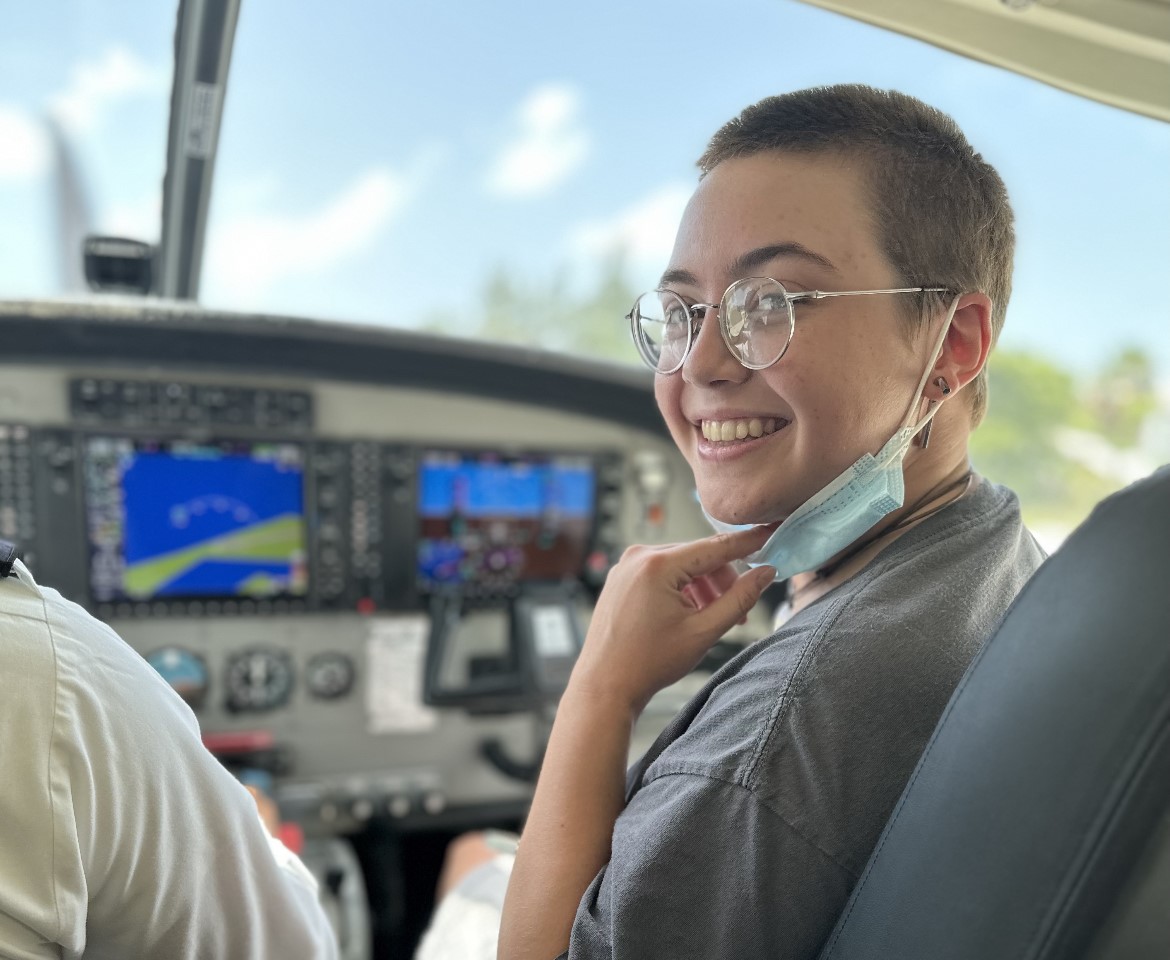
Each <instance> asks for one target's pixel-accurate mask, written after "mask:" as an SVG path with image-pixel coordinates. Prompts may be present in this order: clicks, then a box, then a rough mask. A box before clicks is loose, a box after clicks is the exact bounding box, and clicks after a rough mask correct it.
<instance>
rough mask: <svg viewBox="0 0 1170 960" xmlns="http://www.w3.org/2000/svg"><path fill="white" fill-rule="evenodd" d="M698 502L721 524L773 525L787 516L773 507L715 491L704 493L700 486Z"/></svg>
mask: <svg viewBox="0 0 1170 960" xmlns="http://www.w3.org/2000/svg"><path fill="white" fill-rule="evenodd" d="M699 500H700V501H701V502H702V504H703V509H704V510H706V511H707V513H708V514H709V515H710V516H712V517H714V518H715V519H716V520H718V521H720V522H721V523H731V524H736V525H740V526H748V525H755V524H761V523H775V522H777V521H780V520H783V519H784V517H785V516H787V513H786V512H783V511H780V510H777V509H776V507H775V506H774V505H766V504H759V503H752V502H750V501H744V500H742V499H738V498H734V497H730V496H726V495H720V494H719V493H718V492H716V491H711V492H709V493H704V491H703V488H702V486H700V487H699Z"/></svg>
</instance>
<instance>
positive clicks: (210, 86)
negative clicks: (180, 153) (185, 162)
mask: <svg viewBox="0 0 1170 960" xmlns="http://www.w3.org/2000/svg"><path fill="white" fill-rule="evenodd" d="M220 92H221V91H220V88H219V86H218V85H217V84H214V83H201V82H199V81H195V82H194V83H193V84H191V100H190V109H189V110H188V112H187V137H186V141H185V143H184V144H183V146H184V152H185V153H186V154H187V156H189V157H191V158H193V159H196V160H206V159H207V158H208V157H209V156H211V148H212V146H213V145H214V144H215V134H216V131H217V130H218V129H219V107H220V103H221V98H220Z"/></svg>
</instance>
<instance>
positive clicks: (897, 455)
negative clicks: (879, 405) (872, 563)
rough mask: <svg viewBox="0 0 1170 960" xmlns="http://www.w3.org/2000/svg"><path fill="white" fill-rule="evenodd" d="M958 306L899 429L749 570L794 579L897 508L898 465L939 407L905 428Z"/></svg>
mask: <svg viewBox="0 0 1170 960" xmlns="http://www.w3.org/2000/svg"><path fill="white" fill-rule="evenodd" d="M958 303H959V301H958V298H957V297H956V298H955V301H954V303H952V304H951V308H950V310H949V311H948V313H947V318H946V322H945V323H944V324H943V327H942V332H941V333H940V334H939V336H938V340H937V342H936V343H935V347H934V350H933V351H932V352H931V355H930V362H929V363H928V364H927V365H926V370H925V372H924V373H923V374H922V379H921V380H920V381H919V382H918V388H917V389H916V390H915V391H914V400H913V401H912V402H911V405H910V410H909V411H908V412H907V414H906V417H905V418H904V420H903V423H902V426H901V428H899V430H898V431H897V432H896V433H895V434H894V435H893V436H892V437H891V438H890V439H889V441H888V442H887V443H886V444H885V446H883V447H882V448H881V450H879V451H878V452H877V455H876V456H875V455H873V454H869V453H867V454H865V455H863V456H862V457H860V458H859V459H858V460H857V461H856V462H855V463H854V464H853V465H852V466H850V467H849V468H848V469H847V470H845V472H844V473H842V474H841V475H840V476H838V477H837V478H836V479H835V480H832V481H830V482H829V483H828V484H826V485H825V486H824V487H822V488H821V489H820V490H818V491H817V492H816V493H814V494H813V495H812V496H811V497H810V498H809V499H808V500H806V501H805V502H804V503H802V504H801V505H800V506H799V507H797V508H796V509H795V510H794V511H793V512H792V513H791V514H789V516H788V518H787V519H786V520H785V521H784V522H783V523H782V524H780V526H779V527H777V528H776V531H775V532H774V533H773V534H772V536H770V537H769V538H768V541H767V542H766V543H765V544H764V545H763V546H762V547H761V548H760V549H759V550H758V551H756V552H755V553H753V554H752V555H751V556H749V557H748V558H747V563H748V565H749V566H752V567H759V566H763V565H764V564H771V565H772V566H774V567H775V568H776V579H777V580H787V579H788V578H789V577H791V576H792V575H793V574H796V573H805V572H807V571H809V570H815V569H816V568H817V567H819V566H821V565H823V564H824V563H825V561H826V560H828V559H829V558H830V557H834V556H836V555H837V554H838V553H840V552H841V551H842V550H844V549H845V548H846V547H848V546H849V545H850V544H852V543H854V542H855V541H856V540H857V539H858V538H860V537H861V536H862V535H863V534H864V533H865V532H866V531H867V530H869V529H871V528H872V527H873V526H874V525H875V524H877V523H878V522H879V521H881V519H882V518H883V517H886V516H888V515H889V514H891V513H893V512H894V511H895V510H897V509H898V508H899V507H900V506H902V503H903V501H904V499H905V495H906V489H905V486H904V479H903V474H902V461H903V460H904V459H905V457H906V451H907V450H909V449H910V443H911V441H912V440H913V439H914V437H915V435H916V434H917V433H918V432H919V431H920V430H921V429H922V428H923V427H925V426H926V424H927V423H929V422H930V420H931V418H932V417H933V416H934V415H935V413H937V412H938V410H939V407H940V406H941V404H937V405H936V404H932V405H931V408H930V410H929V411H928V412H927V413H926V415H925V416H924V417H923V418H922V419H921V420H920V421H919V422H918V423H916V424H914V423H910V420H911V418H912V417H913V416H914V410H915V407H916V406H917V405H918V398H919V397H920V396H921V395H922V388H923V387H924V386H925V385H926V380H927V378H928V377H929V376H930V371H931V370H932V369H933V368H934V363H935V361H936V360H937V359H938V355H939V353H941V352H942V345H943V340H944V338H945V337H946V334H947V331H948V330H949V329H950V327H951V320H952V319H953V318H954V315H955V308H956V307H957V306H958ZM703 516H705V517H706V518H707V522H708V523H710V524H711V526H712V527H714V528H715V530H717V531H718V532H720V533H732V532H734V531H736V530H746V529H749V528H750V527H752V526H754V524H747V525H737V524H730V523H724V522H723V521H721V520H716V519H715V518H714V517H712V516H711V515H710V514H709V513H707V511H706V509H704V510H703Z"/></svg>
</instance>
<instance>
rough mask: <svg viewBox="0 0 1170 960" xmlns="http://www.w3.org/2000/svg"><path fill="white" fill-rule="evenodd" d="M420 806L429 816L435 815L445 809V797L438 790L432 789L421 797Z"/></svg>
mask: <svg viewBox="0 0 1170 960" xmlns="http://www.w3.org/2000/svg"><path fill="white" fill-rule="evenodd" d="M422 807H423V809H424V810H425V811H426V812H427V813H429V814H430V815H431V816H435V815H437V814H440V813H442V812H443V811H444V810H446V809H447V798H446V797H444V796H443V795H442V794H441V793H439V791H438V790H432V791H431V792H430V793H428V794H427V795H426V796H425V797H423V801H422Z"/></svg>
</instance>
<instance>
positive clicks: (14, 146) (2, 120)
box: [0, 103, 49, 183]
mask: <svg viewBox="0 0 1170 960" xmlns="http://www.w3.org/2000/svg"><path fill="white" fill-rule="evenodd" d="M48 166H49V138H48V137H47V136H46V134H45V131H44V129H43V128H42V127H41V125H40V124H39V123H37V122H36V121H35V120H33V118H32V117H30V116H29V115H28V114H27V113H25V112H24V111H22V110H18V109H17V108H15V107H10V106H7V105H6V104H3V103H0V183H2V182H4V181H5V180H28V179H32V178H34V177H37V176H40V175H41V174H42V173H44V172H45V171H46V169H47V168H48Z"/></svg>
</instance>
